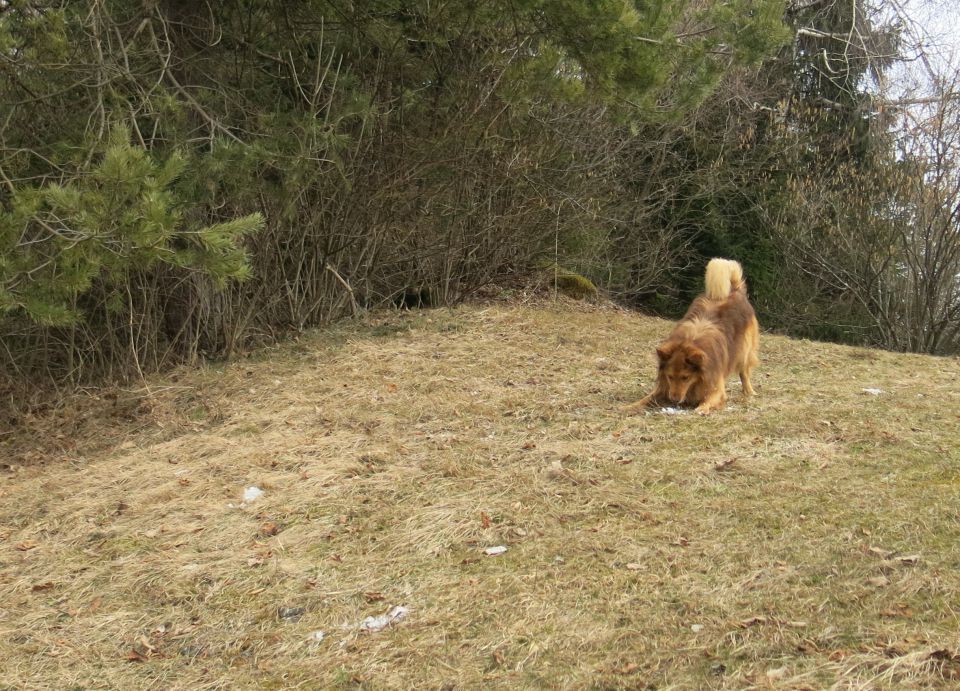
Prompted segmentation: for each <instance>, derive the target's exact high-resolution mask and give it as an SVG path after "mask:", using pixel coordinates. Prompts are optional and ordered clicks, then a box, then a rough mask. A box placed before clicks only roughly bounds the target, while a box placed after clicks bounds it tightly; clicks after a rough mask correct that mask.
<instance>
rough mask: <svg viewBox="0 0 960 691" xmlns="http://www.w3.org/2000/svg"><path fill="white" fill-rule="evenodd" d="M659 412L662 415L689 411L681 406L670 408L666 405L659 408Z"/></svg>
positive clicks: (684, 413)
mask: <svg viewBox="0 0 960 691" xmlns="http://www.w3.org/2000/svg"><path fill="white" fill-rule="evenodd" d="M660 412H661V413H663V414H664V415H686V414H687V413H688V412H689V411H687V410H684V409H683V408H671V407H669V406H667V407H666V408H661V409H660Z"/></svg>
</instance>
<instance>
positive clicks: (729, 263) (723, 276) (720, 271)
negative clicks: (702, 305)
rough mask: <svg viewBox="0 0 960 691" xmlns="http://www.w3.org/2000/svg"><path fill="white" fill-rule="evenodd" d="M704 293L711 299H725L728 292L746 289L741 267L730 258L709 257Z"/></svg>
mask: <svg viewBox="0 0 960 691" xmlns="http://www.w3.org/2000/svg"><path fill="white" fill-rule="evenodd" d="M704 283H705V285H706V295H707V297H708V298H709V299H711V300H726V299H727V298H728V297H730V293H731V292H734V291H737V290H744V289H746V285H747V284H746V281H744V280H743V267H741V266H740V262H735V261H733V260H732V259H711V260H710V263H709V264H707V274H706V276H705V277H704Z"/></svg>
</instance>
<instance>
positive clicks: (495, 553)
mask: <svg viewBox="0 0 960 691" xmlns="http://www.w3.org/2000/svg"><path fill="white" fill-rule="evenodd" d="M506 551H507V548H506V547H504V546H503V545H497V546H496V547H487V548H486V549H485V550H483V553H484V554H486V555H487V556H488V557H499V556H500V555H501V554H503V553H504V552H506Z"/></svg>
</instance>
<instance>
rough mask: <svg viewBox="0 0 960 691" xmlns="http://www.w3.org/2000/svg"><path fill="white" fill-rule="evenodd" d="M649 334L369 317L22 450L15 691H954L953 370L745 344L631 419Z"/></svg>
mask: <svg viewBox="0 0 960 691" xmlns="http://www.w3.org/2000/svg"><path fill="white" fill-rule="evenodd" d="M668 328H669V324H668V323H667V322H665V321H661V320H656V319H651V318H647V317H643V316H640V315H637V314H633V313H630V312H625V311H621V310H617V309H614V308H611V307H602V306H600V307H598V306H594V307H590V306H583V305H575V304H571V303H565V302H561V303H552V302H541V303H536V304H517V303H512V304H506V303H491V304H486V305H479V306H473V307H465V308H461V309H457V310H429V311H421V312H415V313H409V314H394V313H391V314H376V315H370V316H367V317H365V318H363V319H362V320H357V321H353V322H350V323H344V324H341V325H338V326H336V327H333V328H331V329H328V330H325V331H322V332H317V333H312V334H307V335H305V336H303V337H302V338H301V339H299V340H298V341H296V342H291V343H287V344H284V345H282V346H278V347H276V348H271V349H267V350H263V351H259V352H256V353H253V354H252V355H250V356H249V357H246V358H243V359H240V360H237V361H233V362H228V363H213V364H208V365H206V366H204V367H203V368H202V369H200V370H182V371H179V372H175V373H172V374H169V375H167V376H164V377H157V378H152V379H150V380H148V381H147V382H146V386H144V387H142V388H140V389H138V390H108V391H88V392H86V393H85V394H83V395H77V396H74V397H72V398H71V399H70V400H67V401H64V402H62V403H61V404H58V405H55V406H47V407H36V408H35V409H34V410H33V412H32V413H30V414H27V415H24V416H21V417H20V418H19V419H17V420H11V421H9V423H10V425H11V426H10V427H8V428H6V429H5V430H4V431H3V434H2V436H0V451H2V458H0V688H9V689H146V688H157V689H161V688H162V689H242V688H267V689H270V688H273V689H289V688H307V689H318V688H322V689H326V688H333V689H336V688H356V687H359V688H369V689H387V688H390V689H414V688H415V689H489V688H563V689H588V688H597V689H607V688H610V689H614V688H630V689H637V688H650V689H671V688H676V689H747V688H757V689H828V688H839V689H853V688H867V689H884V688H889V689H892V688H897V689H900V688H951V687H952V688H956V687H957V686H960V362H958V360H956V359H944V358H940V359H938V358H931V357H922V356H910V355H896V354H890V353H885V352H878V351H872V350H867V349H862V348H849V347H840V346H834V345H827V344H820V343H812V342H808V341H797V340H789V339H786V338H781V337H775V336H764V337H763V338H762V341H761V359H762V361H761V365H760V367H759V369H758V370H757V374H756V377H755V385H757V386H758V395H757V396H756V397H755V398H753V399H752V400H749V401H744V400H742V399H741V397H740V394H739V384H736V385H735V384H734V381H733V380H731V382H730V385H729V389H730V394H731V396H730V401H729V403H728V406H727V408H726V409H725V410H723V411H721V412H719V413H716V414H713V415H710V416H708V417H705V418H701V417H699V416H696V415H693V414H689V413H687V414H667V413H664V412H660V411H657V412H652V413H648V414H641V415H635V416H624V415H622V414H621V413H620V412H619V408H620V406H622V405H623V404H625V403H628V402H630V401H632V400H635V399H636V398H639V397H640V396H641V395H642V394H643V393H644V392H645V391H646V390H647V388H648V386H649V385H650V383H651V379H652V375H653V358H652V347H653V346H654V344H655V343H656V341H657V339H658V338H660V337H661V336H663V335H664V334H665V333H666V331H667V330H668ZM7 422H8V421H6V420H5V421H4V424H7ZM14 423H15V424H14ZM252 487H257V488H259V489H260V490H262V492H263V494H262V496H260V497H259V498H256V499H253V500H251V501H246V502H245V501H244V493H245V491H247V490H248V488H252ZM497 546H502V547H506V551H505V552H503V553H502V554H500V555H497V556H488V555H487V554H486V550H487V549H488V548H491V547H497ZM396 607H402V608H404V609H400V610H397V609H394V608H396ZM389 612H393V617H392V619H391V620H390V621H389V622H386V621H385V620H386V619H387V617H384V618H382V619H381V620H379V621H377V620H376V619H375V618H376V617H380V616H381V615H385V614H387V613H389ZM381 624H386V625H385V626H384V627H383V628H380V625H381ZM378 628H380V630H376V629H378Z"/></svg>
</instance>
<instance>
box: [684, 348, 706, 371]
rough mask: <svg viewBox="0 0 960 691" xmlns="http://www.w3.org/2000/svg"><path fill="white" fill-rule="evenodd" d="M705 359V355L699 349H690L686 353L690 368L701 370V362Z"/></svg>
mask: <svg viewBox="0 0 960 691" xmlns="http://www.w3.org/2000/svg"><path fill="white" fill-rule="evenodd" d="M706 357H707V354H706V353H704V352H703V351H702V350H700V349H699V348H691V349H690V350H688V351H687V364H688V365H690V366H691V367H695V368H697V369H702V368H703V361H704V360H705V359H706Z"/></svg>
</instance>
